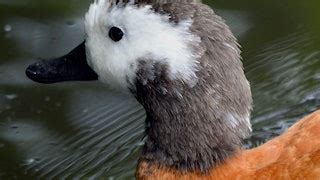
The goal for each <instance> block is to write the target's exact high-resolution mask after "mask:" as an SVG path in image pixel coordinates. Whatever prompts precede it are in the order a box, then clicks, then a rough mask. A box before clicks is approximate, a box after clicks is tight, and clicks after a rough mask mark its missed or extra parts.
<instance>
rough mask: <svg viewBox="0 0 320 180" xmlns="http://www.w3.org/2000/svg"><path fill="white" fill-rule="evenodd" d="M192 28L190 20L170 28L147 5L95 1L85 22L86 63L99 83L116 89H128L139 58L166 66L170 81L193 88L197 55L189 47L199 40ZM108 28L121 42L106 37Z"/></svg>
mask: <svg viewBox="0 0 320 180" xmlns="http://www.w3.org/2000/svg"><path fill="white" fill-rule="evenodd" d="M191 25H192V21H191V20H184V21H181V22H179V23H178V24H173V23H171V22H169V16H168V15H161V14H158V13H155V12H154V11H153V10H152V9H151V6H149V5H145V6H139V7H138V6H136V5H133V4H126V5H125V6H124V5H115V4H111V3H110V2H109V1H106V0H99V1H95V2H94V3H93V4H91V6H90V8H89V11H88V13H87V14H86V18H85V27H86V33H87V39H86V49H87V57H88V63H89V65H90V66H91V67H92V68H93V69H94V70H95V72H97V74H98V75H99V79H100V80H101V81H103V82H105V83H107V84H109V85H110V86H112V87H115V88H119V87H120V88H122V89H123V88H125V89H127V88H128V81H129V83H132V82H133V81H134V79H135V75H136V74H135V73H136V71H137V63H138V60H139V59H141V58H143V59H144V60H145V59H150V60H152V61H155V62H160V63H165V64H167V65H168V68H169V76H170V78H171V79H173V80H175V79H177V80H181V81H183V82H184V83H187V84H190V85H192V84H193V85H194V84H196V83H195V81H196V80H197V77H196V74H195V72H196V70H197V64H198V61H197V59H198V58H199V54H196V53H195V52H194V51H193V50H192V49H191V48H192V47H191V46H190V45H191V44H195V43H196V44H197V43H200V38H199V37H197V36H195V35H194V34H192V33H191V32H190V26H191ZM111 27H118V28H120V29H121V30H122V31H123V32H124V36H123V38H122V39H121V40H120V41H118V42H115V41H113V40H112V39H111V38H110V37H109V36H108V33H109V30H110V28H111Z"/></svg>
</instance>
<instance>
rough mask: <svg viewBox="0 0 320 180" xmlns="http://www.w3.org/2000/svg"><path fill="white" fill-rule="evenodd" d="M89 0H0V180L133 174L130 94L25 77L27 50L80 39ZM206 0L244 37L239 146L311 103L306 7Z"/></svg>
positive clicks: (134, 126)
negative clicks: (246, 122) (247, 87)
mask: <svg viewBox="0 0 320 180" xmlns="http://www.w3.org/2000/svg"><path fill="white" fill-rule="evenodd" d="M285 2H287V3H285ZM289 2H290V3H289ZM88 3H89V2H88V1H86V2H84V1H75V0H68V1H63V2H62V1H61V2H60V1H59V2H57V1H53V0H52V1H51V0H48V1H40V0H28V1H23V2H22V1H17V0H0V27H1V28H0V40H1V41H2V42H3V43H1V44H0V48H1V51H0V52H1V53H0V159H1V161H0V179H13V178H19V179H28V178H29V179H34V178H39V177H40V178H81V177H106V176H107V177H115V178H132V177H133V173H134V170H135V164H136V161H137V158H138V154H139V149H140V147H141V146H142V142H141V140H142V138H143V131H144V124H143V121H144V116H145V115H144V111H143V109H142V108H141V106H139V105H138V104H137V102H136V101H135V100H134V99H132V98H130V97H124V96H122V95H120V94H116V93H114V92H112V91H110V90H109V89H107V88H106V87H103V86H102V85H101V84H99V83H97V82H91V83H77V82H73V83H62V84H53V85H40V84H36V83H33V82H31V81H29V80H28V79H27V78H26V77H25V75H24V69H25V67H26V65H27V64H30V63H31V62H33V61H34V58H36V57H42V58H50V57H54V56H59V55H62V54H64V53H66V52H68V51H69V50H70V49H72V48H73V47H75V46H76V45H77V44H78V43H79V42H81V41H82V40H83V37H84V35H83V22H82V21H83V18H82V17H83V14H84V12H85V11H86V9H87V8H88ZM207 3H209V4H211V5H212V6H214V7H215V8H216V12H217V13H218V14H220V15H221V16H223V17H224V18H225V19H226V20H227V23H228V24H229V25H230V26H231V28H232V30H233V32H234V33H235V34H236V35H237V37H238V38H239V39H240V43H241V44H242V45H243V48H242V50H243V52H244V53H243V57H244V64H245V70H246V74H247V76H248V79H249V81H250V82H251V85H252V90H253V95H254V102H255V103H254V106H255V107H254V113H253V119H252V122H253V127H254V132H253V135H252V137H251V138H250V139H249V140H247V142H246V146H248V147H252V146H255V145H259V144H261V143H262V142H264V141H265V140H267V139H270V138H272V137H274V136H276V135H278V134H280V133H282V132H283V131H284V130H285V129H286V128H288V127H289V126H290V125H291V124H292V123H294V122H295V121H296V120H297V119H299V118H300V117H301V116H303V115H305V114H306V113H308V112H311V111H313V110H315V109H319V107H320V90H319V89H320V71H319V69H320V52H319V50H320V48H319V39H320V33H319V31H317V29H316V28H314V29H313V28H312V27H313V26H310V24H308V23H312V22H313V21H312V20H311V18H310V15H309V14H310V12H311V11H312V9H313V8H311V7H310V8H309V9H306V10H305V11H310V12H305V13H303V12H302V9H298V7H299V6H300V5H301V2H300V1H299V2H298V1H283V3H284V4H285V5H283V3H282V4H281V3H279V2H277V1H275V2H273V1H265V2H264V3H262V4H261V2H256V1H249V0H242V1H232V0H231V1H228V3H225V1H221V0H217V1H208V2H207ZM312 3H313V2H312ZM312 3H311V4H312ZM316 4H317V2H314V5H316ZM313 17H314V18H315V16H313ZM316 17H317V18H320V15H319V16H316ZM314 27H316V26H314Z"/></svg>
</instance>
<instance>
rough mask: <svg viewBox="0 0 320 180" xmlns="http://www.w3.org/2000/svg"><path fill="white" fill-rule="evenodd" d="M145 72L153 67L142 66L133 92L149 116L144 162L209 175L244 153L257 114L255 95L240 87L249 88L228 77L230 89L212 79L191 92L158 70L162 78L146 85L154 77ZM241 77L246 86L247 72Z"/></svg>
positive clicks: (162, 69) (164, 69) (161, 67)
mask: <svg viewBox="0 0 320 180" xmlns="http://www.w3.org/2000/svg"><path fill="white" fill-rule="evenodd" d="M144 67H150V65H146V62H142V63H141V66H140V70H139V71H138V73H137V76H138V78H137V81H136V84H135V87H136V88H135V90H134V91H133V92H134V94H135V96H136V98H137V99H138V101H139V102H140V103H141V104H142V105H143V106H144V108H145V110H146V113H147V119H146V135H147V139H146V143H145V146H144V148H143V152H142V157H141V159H142V160H146V161H148V162H151V163H154V164H156V165H161V166H165V167H170V168H176V169H178V170H181V171H200V172H207V171H208V170H210V169H211V168H212V167H214V166H215V165H216V164H217V163H220V162H223V161H224V160H225V159H226V158H228V157H230V156H232V155H234V153H235V152H236V151H237V150H239V149H240V148H241V143H242V140H243V139H244V138H245V137H246V136H247V135H248V134H249V132H250V124H249V122H248V118H249V117H248V116H249V111H250V108H251V94H250V89H249V88H248V87H245V88H244V89H243V88H242V87H240V88H239V87H237V86H239V85H240V84H239V83H243V82H239V81H233V82H231V80H230V79H229V78H230V77H225V78H226V79H225V81H226V82H225V83H227V84H228V83H229V84H228V87H227V86H225V85H223V84H221V85H220V86H217V85H216V84H215V83H211V82H212V81H214V78H213V77H212V76H208V77H207V78H202V81H200V80H199V82H198V84H197V85H196V86H195V87H193V88H190V87H188V86H186V85H184V84H180V83H178V82H173V81H170V79H169V78H168V76H167V67H166V66H165V65H160V64H154V65H153V67H154V68H153V70H154V71H153V72H154V73H155V74H157V76H156V78H155V79H153V80H152V81H148V83H147V84H145V83H142V82H146V79H145V78H147V77H149V76H150V75H147V74H146V72H150V71H147V70H146V69H144ZM230 68H231V69H232V66H231V67H230ZM239 71H240V72H242V73H240V75H237V76H238V77H237V78H240V80H241V79H242V76H243V71H242V69H241V68H240V69H239ZM199 76H200V77H201V76H202V75H201V74H199ZM227 76H229V75H227ZM232 76H233V75H232ZM243 77H244V76H243ZM228 79H229V80H228ZM244 80H245V81H246V79H244ZM245 91H248V93H247V92H245ZM230 93H231V94H230Z"/></svg>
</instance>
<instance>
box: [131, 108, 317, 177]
mask: <svg viewBox="0 0 320 180" xmlns="http://www.w3.org/2000/svg"><path fill="white" fill-rule="evenodd" d="M136 176H137V179H142V180H147V179H152V180H153V179H155V180H156V179H192V180H193V179H218V180H220V179H259V180H260V179H320V110H318V111H316V112H314V113H312V114H310V115H308V116H307V117H305V118H303V119H301V120H300V121H299V122H297V123H295V124H294V125H293V126H292V127H291V128H289V129H288V130H287V131H286V132H285V133H284V134H282V135H281V136H279V137H276V138H274V139H272V140H270V141H268V142H267V143H265V144H263V145H261V146H259V147H257V148H254V149H250V150H245V151H240V152H239V153H237V154H236V155H235V156H234V157H232V158H230V159H228V160H226V161H225V162H224V163H222V164H220V165H219V166H216V167H214V168H213V169H212V170H211V171H210V172H209V173H207V174H201V173H197V172H184V173H183V172H179V171H177V170H175V169H170V168H167V167H160V168H159V167H158V166H155V165H152V164H148V163H147V162H144V161H141V162H140V163H139V165H138V170H137V173H136Z"/></svg>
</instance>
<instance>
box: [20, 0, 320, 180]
mask: <svg viewBox="0 0 320 180" xmlns="http://www.w3.org/2000/svg"><path fill="white" fill-rule="evenodd" d="M84 24H85V31H86V38H85V40H84V41H83V42H82V43H81V44H80V45H79V46H77V47H76V48H75V49H73V50H72V51H71V52H70V53H68V54H67V55H64V56H62V57H58V58H53V59H50V60H42V61H39V62H36V63H34V64H31V65H30V66H29V67H27V69H26V75H27V76H28V77H29V78H30V79H31V80H33V81H36V82H39V83H46V84H49V83H58V82H63V81H89V80H100V81H101V82H102V83H104V84H106V85H107V86H109V87H110V88H112V89H113V90H114V91H119V92H123V93H124V94H130V95H132V96H134V97H135V98H136V100H137V101H138V102H139V103H140V104H141V105H142V106H143V107H144V109H145V112H146V120H145V136H146V138H145V142H144V146H143V148H142V150H141V153H140V157H139V161H138V165H137V170H136V178H137V179H141V180H149V179H151V180H153V179H218V180H220V179H320V133H319V132H320V111H319V110H317V111H315V112H313V113H311V114H309V115H307V116H306V117H304V118H302V119H301V120H299V121H298V122H297V123H295V124H294V125H293V126H292V127H290V128H289V129H288V130H287V131H286V132H284V133H283V134H281V135H280V136H278V137H275V138H273V139H271V140H269V141H267V142H266V143H265V144H262V145H260V146H258V147H256V148H253V149H244V148H243V145H242V143H243V141H244V139H246V138H247V137H249V136H250V133H251V131H252V128H251V124H250V114H251V111H252V101H253V100H252V95H251V89H250V84H249V82H248V80H247V79H246V77H245V73H244V69H243V64H242V61H241V60H242V59H241V50H240V45H239V44H238V42H237V39H236V38H235V37H234V35H233V34H232V32H231V30H230V28H229V27H228V26H227V25H226V23H225V21H224V20H223V19H222V18H221V17H220V16H218V15H217V14H215V12H214V11H213V10H212V9H211V8H210V7H209V6H207V5H205V4H203V3H202V2H201V1H193V0H179V1H177V0H170V1H169V0H168V1H167V0H157V1H152V0H135V1H114V0H96V1H94V2H93V3H92V4H91V5H90V8H89V11H88V12H87V13H86V16H85V23H84Z"/></svg>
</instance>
